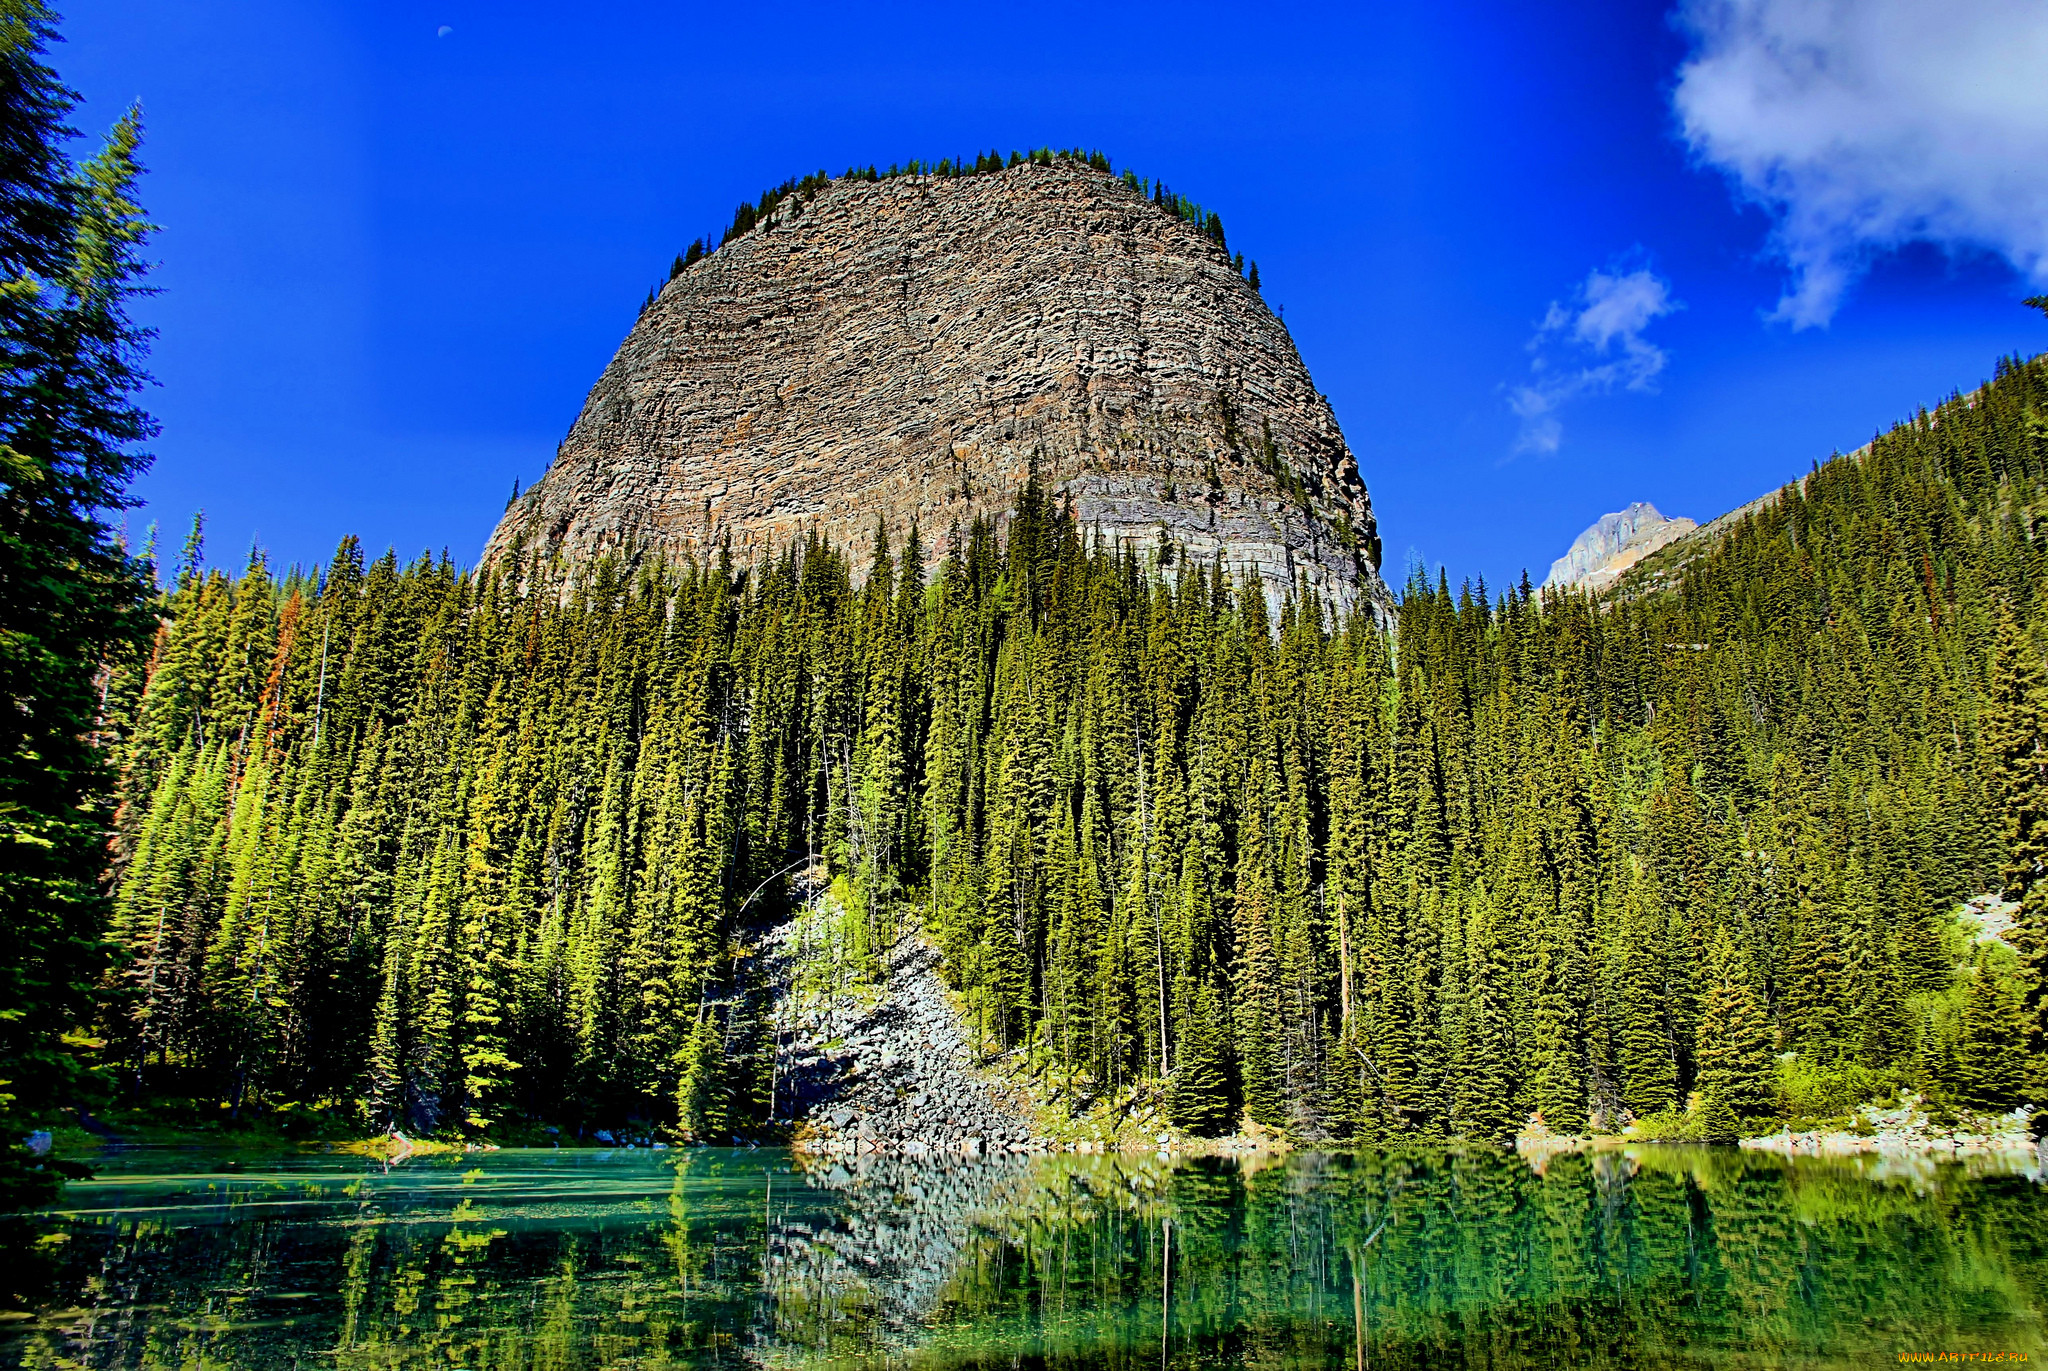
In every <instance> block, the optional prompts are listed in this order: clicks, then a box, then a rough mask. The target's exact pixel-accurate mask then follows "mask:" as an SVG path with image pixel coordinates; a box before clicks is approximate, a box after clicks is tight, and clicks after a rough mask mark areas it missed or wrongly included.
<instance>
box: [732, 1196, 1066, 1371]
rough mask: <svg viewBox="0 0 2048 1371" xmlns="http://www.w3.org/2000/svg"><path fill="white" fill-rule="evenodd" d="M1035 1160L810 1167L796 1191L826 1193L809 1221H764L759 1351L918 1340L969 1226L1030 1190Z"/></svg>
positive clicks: (994, 1217) (857, 1349) (792, 1353)
mask: <svg viewBox="0 0 2048 1371" xmlns="http://www.w3.org/2000/svg"><path fill="white" fill-rule="evenodd" d="M1040 1164H1041V1163H1040V1162H1039V1160H1038V1159H1035V1158H1026V1157H1022V1156H1010V1155H996V1156H991V1157H987V1158H936V1159H934V1158H910V1157H885V1156H871V1157H865V1158H860V1159H858V1160H853V1159H849V1160H847V1161H844V1162H840V1161H836V1160H832V1159H818V1160H815V1161H810V1162H809V1163H808V1164H807V1165H805V1166H804V1168H803V1171H802V1179H801V1183H802V1184H803V1185H804V1186H805V1187H807V1188H809V1189H810V1190H812V1191H816V1192H822V1193H824V1194H827V1195H829V1196H831V1197H832V1199H833V1201H834V1203H833V1204H832V1206H831V1219H830V1221H829V1222H828V1223H824V1224H818V1223H815V1222H806V1221H803V1220H796V1219H792V1218H789V1217H787V1216H784V1215H781V1214H778V1215H776V1216H775V1217H774V1218H773V1219H772V1220H771V1223H770V1229H769V1251H770V1256H769V1262H768V1271H767V1278H766V1281H765V1282H764V1296H765V1298H764V1301H763V1307H764V1311H765V1318H764V1322H763V1330H762V1331H763V1334H764V1336H763V1338H762V1340H761V1348H762V1350H763V1351H764V1352H767V1353H768V1354H769V1355H770V1356H771V1358H772V1359H775V1360H783V1359H801V1357H802V1356H805V1355H809V1354H814V1353H820V1352H830V1353H834V1354H839V1355H845V1354H848V1353H853V1354H867V1355H874V1354H881V1353H884V1352H886V1351H887V1350H889V1349H895V1348H902V1347H905V1346H908V1345H910V1344H913V1343H915V1342H916V1341H918V1340H919V1339H920V1337H921V1336H922V1334H923V1330H924V1327H925V1320H926V1318H927V1316H928V1315H929V1314H930V1312H931V1310H932V1308H933V1307H934V1305H936V1304H937V1302H938V1299H939V1295H940V1291H941V1290H942V1288H943V1287H944V1286H945V1284H946V1282H947V1281H948V1280H949V1279H951V1278H952V1277H953V1274H954V1272H955V1269H956V1268H957V1267H958V1265H959V1263H960V1259H961V1255H962V1253H963V1252H964V1251H966V1250H967V1249H968V1247H969V1245H970V1243H971V1242H972V1240H973V1238H974V1235H975V1233H976V1230H977V1226H978V1225H980V1224H984V1223H994V1222H998V1221H999V1219H1000V1216H1002V1215H1004V1214H1006V1213H1008V1212H1011V1211H1012V1210H1013V1209H1014V1208H1015V1207H1016V1206H1017V1205H1018V1204H1019V1203H1020V1200H1021V1199H1022V1197H1023V1196H1024V1195H1025V1194H1026V1193H1027V1192H1028V1191H1029V1190H1030V1181H1031V1177H1032V1176H1033V1174H1034V1173H1035V1170H1036V1168H1037V1167H1038V1166H1039V1165H1040Z"/></svg>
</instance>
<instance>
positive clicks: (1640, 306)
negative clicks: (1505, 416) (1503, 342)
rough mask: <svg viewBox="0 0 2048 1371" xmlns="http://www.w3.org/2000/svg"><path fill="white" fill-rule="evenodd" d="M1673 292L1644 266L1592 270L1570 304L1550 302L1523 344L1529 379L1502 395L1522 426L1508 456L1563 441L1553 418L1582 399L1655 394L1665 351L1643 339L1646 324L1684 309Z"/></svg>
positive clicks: (1545, 448)
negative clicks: (1629, 392) (1621, 393)
mask: <svg viewBox="0 0 2048 1371" xmlns="http://www.w3.org/2000/svg"><path fill="white" fill-rule="evenodd" d="M1682 308H1684V306H1682V305H1681V304H1680V303H1679V302H1678V301H1676V300H1674V299H1672V298H1671V286H1670V284H1669V283H1668V282H1666V281H1665V280H1664V279H1663V278H1662V277H1660V276H1658V275H1657V274H1656V273H1655V272H1653V271H1651V270H1650V269H1649V268H1648V267H1637V268H1635V269H1634V270H1632V271H1625V270H1623V269H1622V268H1621V267H1619V266H1617V267H1614V268H1611V269H1609V270H1606V271H1594V272H1592V273H1591V274H1589V275H1588V276H1587V277H1586V279H1585V281H1584V282H1583V283H1582V284H1581V285H1580V286H1579V288H1578V290H1577V291H1576V292H1574V294H1573V296H1572V298H1571V300H1570V301H1569V302H1563V301H1557V300H1553V301H1551V302H1550V308H1549V310H1548V311H1546V312H1545V313H1544V316H1543V322H1542V323H1541V324H1539V325H1537V328H1536V334H1535V336H1534V337H1532V338H1531V339H1530V340H1529V354H1530V355H1529V379H1528V380H1527V381H1525V382H1523V383H1522V384H1520V385H1516V386H1513V387H1511V388H1510V389H1509V391H1508V407H1509V408H1510V409H1512V410H1513V411H1514V412H1515V417H1516V418H1517V419H1519V420H1520V421H1521V427H1520V429H1519V430H1518V431H1517V432H1516V434H1515V446H1514V449H1513V450H1514V453H1515V454H1516V455H1520V454H1522V453H1529V452H1533V453H1540V454H1548V453H1552V452H1555V451H1557V449H1558V446H1559V444H1560V443H1562V442H1563V441H1564V422H1563V420H1562V419H1561V418H1560V417H1559V414H1558V412H1559V410H1561V409H1562V408H1563V407H1564V406H1565V405H1566V404H1568V403H1569V402H1571V401H1573V400H1576V399H1579V398H1581V397H1582V396H1588V395H1605V394H1608V393H1609V392H1611V391H1613V390H1615V389H1617V388H1619V389H1622V390H1637V391H1648V390H1654V389H1656V380H1657V376H1658V374H1659V373H1660V372H1662V371H1663V370H1664V363H1665V361H1666V357H1665V353H1664V349H1662V348H1660V347H1658V346H1657V345H1656V344H1655V343H1652V342H1651V341H1650V340H1649V339H1647V338H1645V337H1644V336H1643V330H1644V329H1646V328H1648V327H1649V326H1650V325H1651V323H1653V322H1654V321H1656V320H1657V319H1660V318H1662V317H1663V316H1664V315H1667V314H1669V313H1671V312H1672V311H1673V310H1677V309H1682Z"/></svg>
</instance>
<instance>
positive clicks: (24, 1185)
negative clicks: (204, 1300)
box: [0, 0, 154, 1210]
mask: <svg viewBox="0 0 2048 1371" xmlns="http://www.w3.org/2000/svg"><path fill="white" fill-rule="evenodd" d="M54 38H55V29H54V19H53V17H52V16H51V14H50V13H49V11H48V10H47V9H45V8H44V6H43V5H42V4H40V3H38V2H37V0H6V3H4V4H0V698H4V700H5V706H6V707H5V708H4V709H0V852H4V854H5V855H4V857H0V1005H4V1006H5V1009H4V1012H0V1081H4V1082H5V1084H4V1085H0V1128H4V1130H5V1134H6V1138H5V1142H4V1144H0V1149H4V1150H0V1210H4V1209H14V1208H18V1207H22V1206H25V1205H32V1204H34V1203H36V1202H37V1201H39V1200H40V1199H41V1198H43V1197H44V1196H46V1195H47V1194H49V1193H50V1191H51V1189H52V1187H53V1186H54V1184H55V1183H56V1181H57V1175H58V1172H59V1170H60V1169H61V1168H60V1167H59V1166H58V1165H56V1164H54V1163H52V1162H51V1161H50V1160H48V1159H46V1158H40V1157H33V1156H31V1155H30V1154H29V1153H28V1152H27V1151H26V1150H25V1149H24V1148H23V1147H22V1146H21V1145H20V1142H19V1140H20V1139H21V1137H22V1135H23V1134H24V1133H25V1132H26V1131H27V1130H28V1128H29V1127H31V1126H36V1125H40V1124H43V1123H46V1122H47V1121H48V1120H49V1118H50V1113H51V1111H52V1110H53V1109H54V1108H56V1107H57V1106H59V1105H62V1104H65V1103H68V1102H70V1101H71V1100H72V1099H73V1098H75V1095H76V1092H77V1091H78V1090H79V1089H80V1088H81V1081H80V1072H81V1065H80V1063H79V1061H78V1059H77V1057H76V1055H75V1053H74V1048H73V1046H72V1045H71V1043H70V1042H68V1041H67V1037H66V1035H67V1034H69V1033H70V1032H71V1031H72V1030H73V1029H74V1028H76V1027H78V1026H80V1025H83V1024H85V1023H87V1022H88V1021H89V1020H90V1017H91V1004H92V994H93V987H94V982H95V980H96V978H97V976H98V972H99V967H100V965H101V961H102V944H101V941H100V940H101V935H102V931H103V924H104V919H105V912H106V911H105V909H104V905H103V900H102V897H101V894H100V891H99V886H98V877H99V871H100V865H101V861H102V857H103V852H104V842H105V837H104V834H105V828H106V823H107V820H108V818H109V798H110V788H111V777H110V775H109V773H108V771H107V768H106V764H105V759H104V757H103V754H102V751H101V746H100V739H99V737H98V734H99V729H100V723H101V719H100V700H99V692H98V690H97V689H96V680H95V678H96V676H97V675H98V673H99V672H100V671H101V669H102V668H103V667H105V666H107V665H109V664H110V661H111V659H113V658H114V657H116V656H117V655H118V654H119V653H120V652H122V651H123V650H125V649H127V648H129V647H131V646H132V645H134V644H135V643H137V642H138V640H139V639H140V637H141V635H142V634H143V633H144V632H145V631H146V626H147V620H146V618H145V616H144V614H143V612H142V594H143V583H144V568H143V567H142V566H141V565H140V564H139V563H137V562H136V561H134V560H133V559H131V558H130V557H129V556H128V555H127V553H126V551H125V550H124V549H123V548H122V547H121V545H120V544H119V543H118V541H117V540H116V538H115V536H114V533H113V531H112V530H111V529H110V528H109V527H108V525H107V523H106V521H105V518H104V516H105V514H106V513H107V512H108V511H111V510H115V509H119V508H121V507H122V506H123V505H124V504H126V503H127V500H126V496H125V491H126V489H127V486H128V483H129V481H130V480H131V479H133V477H134V476H135V475H136V474H137V473H138V472H139V471H141V470H142V468H143V466H144V465H145V460H146V459H145V458H143V457H142V456H141V455H140V454H139V453H138V451H137V450H136V444H138V443H139V442H141V441H142V440H143V439H145V438H147V437H148V436H149V435H150V434H151V433H152V432H153V431H154V426H153V424H152V423H151V421H150V420H149V418H148V416H146V415H145V414H144V413H143V412H142V411H141V410H140V409H139V408H137V407H136V405H135V404H134V402H133V399H132V398H131V397H132V396H133V395H134V393H135V392H136V390H137V389H138V388H140V387H141V386H142V385H143V383H144V380H145V378H144V376H143V374H142V370H141V363H142V354H143V349H144V344H145V341H146V336H147V335H146V333H145V332H144V331H143V330H140V329H138V328H137V327H136V326H135V325H134V324H132V323H131V322H130V321H129V319H128V316H127V306H128V302H129V301H130V300H131V299H132V298H133V297H134V296H135V295H136V294H137V293H138V292H139V290H140V289H141V287H140V285H139V281H140V278H141V276H142V274H143V271H144V266H143V263H142V260H141V258H140V256H139V250H140V248H141V245H142V243H143V242H144V240H145V239H146V238H147V237H148V235H149V233H150V231H151V226H150V225H149V224H148V223H147V222H146V221H145V220H144V219H143V218H142V214H141V211H140V210H139V209H138V208H137V206H136V204H135V200H134V194H135V182H136V179H137V177H138V176H139V175H140V168H139V166H138V164H137V162H136V150H137V147H138V146H139V144H140V142H141V136H142V135H141V119H140V115H139V113H138V112H137V111H135V110H130V111H129V112H128V113H127V114H125V115H123V116H122V117H121V119H120V120H119V121H118V122H117V123H116V124H115V126H114V128H113V131H112V132H111V133H110V134H109V135H108V137H107V140H106V142H105V144H104V146H103V147H102V148H101V150H100V152H99V153H98V154H97V155H96V156H94V157H93V158H92V159H91V160H90V161H87V162H86V163H84V164H83V165H79V166H75V167H74V166H73V165H72V164H71V163H70V161H69V159H68V158H67V157H66V155H65V153H64V145H65V143H66V141H67V140H68V139H69V138H70V136H71V130H69V129H68V128H66V127H65V126H64V122H63V121H64V119H65V118H66V116H67V115H68V113H69V112H70V110H71V108H72V105H73V100H74V97H73V96H72V94H71V92H70V91H68V90H66V89H65V88H64V87H63V85H62V84H61V83H60V82H59V81H58V79H57V77H56V75H55V73H53V72H52V71H51V70H50V68H49V67H48V66H47V65H45V63H44V61H43V54H44V50H45V48H46V47H47V45H48V44H49V43H50V42H52V41H53V40H54Z"/></svg>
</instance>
